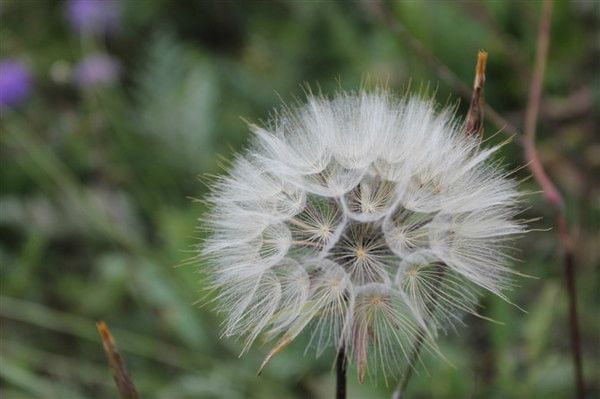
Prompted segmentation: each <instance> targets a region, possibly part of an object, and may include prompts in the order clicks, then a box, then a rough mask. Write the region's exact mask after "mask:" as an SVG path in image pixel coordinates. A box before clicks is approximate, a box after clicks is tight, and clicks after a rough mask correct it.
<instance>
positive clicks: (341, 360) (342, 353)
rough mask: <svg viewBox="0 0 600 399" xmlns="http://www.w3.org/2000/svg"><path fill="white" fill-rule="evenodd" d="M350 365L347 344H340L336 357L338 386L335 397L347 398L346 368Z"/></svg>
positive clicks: (338, 398)
mask: <svg viewBox="0 0 600 399" xmlns="http://www.w3.org/2000/svg"><path fill="white" fill-rule="evenodd" d="M347 367H348V361H347V359H346V349H345V344H344V343H343V342H342V343H341V344H340V350H339V351H338V354H337V358H336V359H335V371H336V386H335V398H336V399H346V369H347Z"/></svg>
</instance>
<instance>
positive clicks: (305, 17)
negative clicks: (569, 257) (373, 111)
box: [0, 0, 600, 399]
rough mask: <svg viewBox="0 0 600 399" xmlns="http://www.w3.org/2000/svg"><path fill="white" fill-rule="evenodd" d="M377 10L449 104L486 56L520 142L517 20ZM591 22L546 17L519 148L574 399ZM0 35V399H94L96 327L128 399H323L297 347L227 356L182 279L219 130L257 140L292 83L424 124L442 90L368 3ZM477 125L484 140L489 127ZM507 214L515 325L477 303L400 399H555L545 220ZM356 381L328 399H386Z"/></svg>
mask: <svg viewBox="0 0 600 399" xmlns="http://www.w3.org/2000/svg"><path fill="white" fill-rule="evenodd" d="M79 3H82V4H83V5H81V4H79ZM85 3H89V4H85ZM78 4H79V5H78ZM90 4H91V5H90ZM387 4H388V6H389V10H390V12H391V13H392V15H391V17H393V18H394V19H396V20H397V21H399V22H400V23H402V24H403V25H404V26H405V27H406V28H407V29H408V31H409V32H411V34H412V35H414V37H416V38H417V39H418V40H420V41H421V42H422V44H423V45H424V47H425V48H427V49H428V50H429V51H431V52H432V53H433V54H435V55H436V56H437V57H438V58H439V59H440V60H441V61H442V62H443V63H445V64H446V65H447V66H448V67H449V68H450V69H451V70H452V71H454V72H455V73H456V74H457V75H458V76H459V78H460V79H462V80H463V81H464V82H466V83H467V84H469V85H470V83H471V81H472V79H473V72H474V71H473V68H474V62H475V57H476V52H477V49H479V48H485V49H486V50H488V51H489V53H490V59H489V64H488V79H487V85H486V97H487V101H488V103H490V104H491V105H492V106H493V107H494V108H495V109H496V110H498V111H499V112H500V113H502V114H503V115H504V116H505V117H506V118H507V119H508V120H510V121H511V123H512V124H513V125H515V126H517V127H519V128H520V127H521V126H522V123H523V116H524V115H523V114H524V108H525V103H526V100H527V90H528V87H529V79H530V74H531V69H532V68H531V66H532V60H533V56H534V51H535V40H536V32H537V27H538V17H539V10H540V3H539V2H536V1H530V2H526V1H516V0H515V1H460V2H450V1H447V2H434V1H419V2H417V1H392V2H387ZM77 7H80V8H77ZM86 7H87V8H86ZM94 7H96V8H94ZM98 7H99V8H98ZM98 9H99V10H100V11H98ZM90 10H91V11H90ZM94 10H95V11H94ZM599 10H600V6H599V3H598V2H597V1H594V0H588V1H583V0H582V1H557V2H556V4H555V13H554V19H553V26H552V36H551V46H550V55H549V60H548V67H547V73H546V78H545V81H544V84H545V91H544V98H543V101H542V106H541V111H540V122H539V128H538V147H539V151H540V153H541V157H542V161H543V163H544V164H545V166H546V167H547V169H548V172H549V174H550V175H551V176H552V178H553V179H554V180H555V181H556V182H557V184H558V186H559V187H560V189H561V191H562V192H563V194H564V195H565V199H566V203H567V213H568V217H569V220H570V224H571V226H572V229H573V231H574V232H575V235H576V239H577V241H576V262H577V284H578V285H577V287H578V292H577V294H578V300H579V306H580V308H579V312H580V323H581V329H582V344H583V355H584V366H585V370H584V371H585V376H586V381H587V385H588V396H589V397H600V388H599V385H598V384H599V382H598V379H599V378H598V377H599V375H600V364H599V361H598V359H599V358H600V349H599V346H600V345H599V341H600V335H599V331H600V313H599V308H600V295H598V292H599V290H600V277H599V276H600V271H599V269H598V266H599V264H600V249H599V245H598V244H599V243H600V232H599V228H598V227H599V224H600V223H599V222H600V188H599V185H598V180H599V171H600V140H599V135H598V126H599V122H600V116H599V113H598V110H599V109H600V108H599V102H600V101H599V100H600V83H599V74H598V71H599V70H600V69H599V68H600V62H599V59H600V33H599V23H600V11H599ZM90 15H91V16H90ZM90 21H91V22H90ZM0 35H1V36H0V58H1V59H2V61H5V60H8V61H11V62H18V63H19V65H20V66H21V68H22V70H23V71H24V75H25V78H24V79H25V81H26V82H25V83H24V88H25V89H24V90H22V91H23V93H21V94H22V95H20V96H17V97H18V98H16V99H13V100H10V101H9V100H7V102H10V104H8V103H7V104H2V105H1V106H2V108H1V119H0V127H1V145H2V146H1V148H0V157H1V168H0V179H1V195H0V206H1V212H0V240H1V241H0V263H1V268H0V284H1V296H0V321H1V330H0V396H1V397H2V398H29V397H43V398H106V397H115V396H116V388H115V387H114V384H113V381H112V378H111V376H110V372H109V370H108V368H107V366H106V359H105V355H104V353H103V351H102V346H101V343H100V338H99V336H98V334H97V332H96V329H95V322H96V321H98V320H101V319H102V320H105V321H106V322H107V323H108V324H109V326H110V327H111V330H112V332H113V335H114V336H115V339H116V340H117V344H118V346H119V347H120V349H121V352H122V354H123V355H124V356H125V358H126V361H127V363H128V367H129V369H130V372H131V374H132V377H133V379H134V381H135V383H136V385H137V387H138V389H139V391H140V393H141V394H142V396H143V397H156V398H280V399H283V398H305V397H311V398H312V397H314V398H330V397H332V396H333V389H334V375H333V373H332V364H333V354H332V353H326V354H325V355H324V356H322V357H321V358H319V359H315V358H314V356H313V355H312V354H308V355H306V356H304V355H303V352H304V345H303V342H302V340H303V339H302V338H300V339H299V340H298V342H296V343H294V344H293V345H291V346H290V347H289V349H287V350H286V351H285V352H283V353H282V354H281V355H279V356H278V357H277V358H276V359H275V360H274V361H273V362H272V364H270V365H269V366H268V367H267V368H266V370H265V372H264V373H263V375H261V376H260V377H256V375H255V373H256V370H257V367H258V365H259V364H260V361H261V360H262V358H263V357H264V355H265V353H266V352H267V351H268V350H269V348H270V347H269V346H268V345H262V346H261V345H257V346H255V347H254V348H253V349H252V350H251V351H250V352H249V354H248V355H247V356H245V357H243V358H241V359H239V358H238V357H237V355H238V354H239V352H240V348H241V346H240V344H239V343H238V342H235V341H232V340H220V339H219V332H220V327H219V324H220V321H221V318H220V316H219V315H216V314H214V313H213V312H212V311H211V309H210V306H203V307H201V306H199V305H198V304H196V301H197V300H198V299H200V298H201V296H202V287H203V284H204V283H203V281H202V279H201V277H200V275H199V274H198V268H201V267H202V264H201V263H200V264H198V262H195V263H190V262H186V261H187V260H189V259H190V258H191V257H192V256H194V254H195V251H196V246H197V245H198V243H199V242H200V239H201V233H200V232H199V226H198V222H197V219H198V217H200V216H201V215H202V213H203V212H204V211H205V209H204V208H203V206H202V204H200V203H198V202H194V201H193V200H192V198H201V197H202V196H203V195H204V194H205V191H206V186H205V185H204V184H203V183H202V181H201V180H202V178H199V176H202V175H206V174H213V173H220V170H221V169H220V166H222V165H226V164H227V160H228V159H231V157H232V155H233V153H234V151H235V150H239V149H242V148H243V147H244V145H245V144H246V143H247V142H248V139H249V134H248V129H247V128H246V126H245V123H244V122H243V121H242V120H241V118H240V117H243V118H244V119H247V120H251V121H260V120H261V119H265V118H266V117H267V116H268V114H269V112H270V111H271V110H272V109H273V107H276V106H277V105H278V104H279V103H280V98H279V96H281V98H283V99H284V100H293V98H294V97H295V96H297V97H299V98H302V93H303V91H302V88H301V86H300V85H301V84H302V83H304V82H308V83H309V84H310V85H311V86H312V87H320V88H321V89H322V90H323V92H325V93H332V92H334V91H335V90H336V89H338V88H339V87H340V86H341V87H343V88H345V89H356V88H359V87H360V86H361V84H364V83H365V82H366V81H369V80H370V81H371V82H383V83H386V84H388V85H389V86H390V87H391V88H393V89H395V90H398V91H404V90H405V89H406V87H407V85H408V84H409V82H411V83H410V84H411V85H412V87H413V88H419V87H421V86H423V85H429V87H430V89H431V92H432V93H433V92H434V95H435V97H436V98H437V99H438V101H439V102H441V103H443V104H446V103H449V104H454V103H456V101H457V100H458V93H456V92H455V91H453V89H452V88H451V87H448V86H447V85H446V84H445V83H444V82H443V81H442V80H440V78H439V77H438V76H437V75H436V73H435V71H434V70H432V69H431V68H430V66H428V64H426V63H424V61H423V60H422V59H421V58H420V57H419V55H418V54H415V53H414V51H412V50H411V48H410V47H409V46H407V45H406V43H405V42H404V40H403V39H402V38H400V37H399V36H397V35H395V34H394V33H393V32H391V31H390V30H389V29H388V28H387V27H386V26H385V25H384V24H383V23H382V22H381V21H380V20H379V19H378V18H377V17H376V16H374V15H373V14H372V7H371V4H370V2H369V1H368V0H363V1H348V2H346V1H321V2H316V1H282V0H280V1H268V2H262V1H261V2H258V1H248V2H246V1H218V0H214V1H169V0H123V1H104V2H95V1H89V0H72V1H51V0H1V1H0ZM5 73H6V76H3V77H2V79H4V81H5V82H6V79H7V76H8V73H7V72H5ZM13 83H14V82H13ZM9 86H10V85H9ZM9 86H2V87H1V88H0V90H9V89H10V87H9ZM7 93H8V92H7ZM3 98H4V97H3ZM467 105H468V104H467V103H466V102H465V101H462V102H461V104H460V106H459V112H461V113H462V114H463V115H464V113H465V110H466V106H467ZM486 127H487V128H486V137H489V136H491V135H493V134H494V133H496V132H497V131H498V130H499V129H498V127H496V126H493V125H491V124H490V123H488V124H487V126H486ZM505 137H506V136H505V135H504V134H503V133H501V134H499V135H497V136H495V137H494V138H493V139H491V142H495V141H500V140H503V139H504V138H505ZM517 141H518V140H515V142H513V143H511V144H509V145H507V146H505V147H504V149H503V152H502V154H501V157H503V158H504V159H505V162H506V163H508V164H509V165H510V167H511V168H516V167H519V166H521V165H523V163H524V161H523V157H522V150H521V147H519V145H518V143H516V142H517ZM518 175H519V177H521V178H525V177H527V176H528V171H527V170H526V169H525V170H522V171H521V172H519V174H518ZM522 186H523V190H529V191H536V190H538V187H537V186H536V184H535V182H534V181H533V180H532V179H529V180H526V181H525V182H524V183H523V185H522ZM528 199H529V201H530V202H529V203H528V204H527V206H528V210H527V212H526V216H527V217H542V219H541V220H540V221H539V222H535V223H534V224H533V226H532V227H533V228H536V229H540V230H539V231H535V232H533V233H530V234H528V235H527V236H526V237H525V238H524V239H523V240H521V241H520V242H519V243H518V246H519V248H520V258H521V259H522V263H520V264H518V265H516V268H517V269H518V270H519V271H521V272H523V273H526V274H529V275H533V276H535V277H537V278H536V279H522V280H520V281H519V283H520V287H518V289H516V290H515V291H514V292H512V293H510V297H511V298H513V300H514V302H515V303H516V304H518V305H519V306H521V307H522V308H524V309H526V310H527V312H528V313H523V312H521V311H520V310H518V309H517V308H516V307H514V306H512V305H510V304H507V303H504V302H502V301H501V300H498V299H496V298H493V297H491V296H490V297H486V298H484V300H483V303H484V305H485V310H484V314H485V315H487V316H489V317H492V318H494V319H496V320H499V321H501V322H503V323H504V325H497V324H492V323H488V322H483V321H481V320H477V319H474V318H470V317H468V318H467V319H466V322H467V324H468V327H467V328H464V329H461V330H460V331H459V332H458V334H449V335H448V336H446V337H443V339H442V341H441V343H440V345H441V348H442V351H443V352H444V353H445V354H446V355H447V357H448V358H449V359H450V361H451V362H452V363H453V364H454V366H455V367H454V368H452V367H450V366H449V365H448V364H446V363H444V362H442V361H440V360H437V359H428V358H427V359H425V360H424V364H425V366H426V369H425V368H423V367H421V368H420V371H419V373H418V374H417V375H416V376H414V378H413V380H412V381H411V384H410V386H409V391H408V395H409V397H410V398H429V397H434V398H463V397H472V398H568V397H572V396H573V367H572V362H571V355H570V351H569V335H568V324H567V323H568V318H567V301H566V299H567V298H566V292H565V289H564V279H563V266H562V262H561V256H560V248H559V246H558V241H557V232H556V229H553V225H554V215H553V211H552V209H551V208H550V207H549V206H548V205H547V204H546V203H545V202H544V200H543V198H542V196H541V195H539V194H537V195H533V196H530V197H528ZM355 375H356V373H355V370H351V371H350V375H349V381H350V386H349V388H348V390H349V397H350V398H386V397H389V395H390V393H391V390H392V389H391V387H386V385H385V383H384V381H383V380H371V381H369V383H367V384H365V385H362V386H361V385H359V384H358V383H357V382H356V380H357V378H355Z"/></svg>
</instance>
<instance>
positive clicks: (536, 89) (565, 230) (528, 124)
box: [523, 0, 585, 399]
mask: <svg viewBox="0 0 600 399" xmlns="http://www.w3.org/2000/svg"><path fill="white" fill-rule="evenodd" d="M552 7H553V2H552V0H545V1H544V4H543V8H542V15H541V18H540V27H539V31H538V42H537V49H536V59H535V65H534V70H533V75H532V79H531V85H530V87H529V100H528V102H527V110H526V113H525V132H524V135H525V140H524V142H523V145H524V146H525V157H526V159H527V160H528V161H529V167H530V169H531V173H532V174H533V176H534V178H535V179H536V181H537V182H538V184H539V185H540V186H541V188H542V191H543V193H544V196H545V198H546V200H547V201H548V203H549V204H550V205H551V206H552V207H553V208H554V209H555V211H556V219H557V225H558V233H559V241H560V243H561V246H562V250H563V257H564V269H565V278H566V286H567V287H566V288H567V294H568V298H569V326H570V336H571V351H572V354H573V363H574V366H575V367H574V369H575V391H576V397H577V398H580V399H581V398H583V397H584V395H585V385H584V381H583V366H582V359H581V341H580V335H579V322H578V317H577V290H576V287H575V259H574V253H573V241H572V238H571V234H570V232H569V226H568V223H567V218H566V214H565V209H564V201H563V198H562V195H561V194H560V192H559V191H558V189H557V188H556V186H555V185H554V183H553V182H552V180H551V179H550V177H548V175H547V174H546V171H545V170H544V167H543V165H542V162H541V160H540V157H539V155H538V152H537V148H536V147H535V134H536V127H537V120H538V113H539V109H540V101H541V97H542V87H543V79H544V71H545V69H546V60H547V58H548V47H549V46H550V26H551V20H552Z"/></svg>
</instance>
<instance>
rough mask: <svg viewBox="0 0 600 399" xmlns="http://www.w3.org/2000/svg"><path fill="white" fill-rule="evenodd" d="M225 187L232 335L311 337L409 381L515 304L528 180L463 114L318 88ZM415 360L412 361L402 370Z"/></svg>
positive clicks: (216, 250) (217, 249)
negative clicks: (482, 300) (483, 318)
mask: <svg viewBox="0 0 600 399" xmlns="http://www.w3.org/2000/svg"><path fill="white" fill-rule="evenodd" d="M251 129H252V131H253V132H254V134H255V135H254V139H253V143H252V145H251V147H250V148H249V149H248V150H247V151H246V153H245V154H243V155H239V156H238V157H237V158H236V160H235V161H234V162H233V165H232V169H231V171H230V173H229V175H228V176H223V177H220V178H218V179H217V180H216V181H215V183H214V185H213V191H212V194H211V196H210V198H209V202H210V203H211V204H212V211H211V212H210V214H209V216H208V218H207V220H206V224H207V226H208V229H209V232H210V234H209V237H208V238H207V240H206V242H205V243H204V249H203V254H204V256H205V257H207V258H208V260H209V264H210V269H209V270H210V274H211V276H212V277H213V282H214V287H215V288H217V289H218V290H219V295H218V297H217V300H218V301H219V302H220V303H221V309H222V310H224V311H225V312H226V313H227V315H228V317H227V318H226V321H225V330H224V331H225V335H239V336H242V337H245V341H244V351H246V350H248V348H249V347H250V345H251V344H252V342H253V341H254V340H255V339H256V338H257V337H258V336H259V335H260V334H261V332H262V333H265V334H264V336H265V337H266V338H267V339H272V338H276V337H281V338H280V341H279V342H278V343H276V344H275V348H274V349H273V351H272V352H271V354H269V356H268V357H267V360H268V359H270V358H271V357H272V356H273V355H274V354H275V353H277V352H279V351H280V350H282V348H283V347H285V346H286V345H287V344H289V343H290V342H291V341H292V340H293V339H294V338H295V337H296V336H298V334H300V333H301V332H302V331H307V334H308V336H309V337H310V347H314V348H315V349H316V352H317V354H320V353H322V352H323V351H324V350H325V349H327V348H328V347H333V348H339V347H340V346H342V345H343V346H345V348H346V353H349V354H352V356H351V357H352V359H353V360H354V361H355V363H356V365H357V366H358V369H359V379H360V380H361V381H362V380H364V378H365V375H367V374H369V373H371V372H372V371H373V372H374V371H375V370H381V371H382V372H383V374H384V375H385V376H386V378H387V376H389V375H391V374H395V373H397V372H399V370H400V369H399V367H400V365H401V364H404V363H406V359H407V358H408V357H409V353H410V343H411V342H414V340H415V339H416V337H420V339H421V340H423V341H424V342H425V349H426V350H430V351H431V352H436V351H437V349H436V348H435V343H434V338H435V335H436V332H437V331H438V330H440V329H442V330H445V329H447V328H449V327H451V328H453V327H454V326H455V325H456V324H459V323H461V315H462V314H464V313H468V312H470V313H474V314H477V313H476V307H477V292H478V291H479V289H484V290H488V291H491V292H493V293H495V294H497V295H500V296H502V297H504V294H503V290H504V289H506V288H507V287H509V286H510V285H511V281H512V279H511V275H512V273H513V272H512V271H511V269H510V263H511V261H512V258H511V257H510V241H511V240H512V239H513V238H514V237H515V236H517V235H518V234H520V233H522V232H523V231H524V227H523V226H522V223H521V222H519V221H516V220H515V216H516V215H517V214H518V213H519V206H518V202H519V198H520V195H519V193H518V191H517V189H516V183H515V182H514V181H513V180H511V179H509V178H507V177H506V173H505V172H504V171H503V169H502V167H501V166H500V165H499V164H498V163H497V162H495V161H493V160H491V157H492V155H493V154H494V152H495V151H496V150H497V149H498V148H497V147H495V148H489V149H480V148H479V143H478V141H477V140H476V139H474V138H470V137H467V136H465V135H464V133H463V125H462V124H461V123H458V122H457V121H456V120H455V119H454V116H453V113H452V112H450V111H447V110H442V111H438V110H437V108H436V107H435V105H434V104H433V102H432V101H430V100H428V99H424V98H422V97H416V96H415V97H413V96H406V97H395V96H394V95H392V94H390V93H389V92H387V91H385V90H376V91H374V92H365V91H360V92H357V93H339V94H337V95H336V96H335V97H333V98H325V97H322V96H313V95H309V96H308V98H307V101H306V103H305V104H304V105H300V106H298V107H296V108H290V107H283V109H282V110H280V111H278V112H276V113H275V115H274V116H273V118H272V119H271V121H270V122H269V123H268V124H267V125H266V126H264V127H259V126H255V125H252V126H251ZM403 360H404V361H403Z"/></svg>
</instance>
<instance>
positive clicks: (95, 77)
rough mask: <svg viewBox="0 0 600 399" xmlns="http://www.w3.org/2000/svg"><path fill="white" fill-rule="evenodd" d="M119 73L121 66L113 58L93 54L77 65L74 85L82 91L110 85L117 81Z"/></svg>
mask: <svg viewBox="0 0 600 399" xmlns="http://www.w3.org/2000/svg"><path fill="white" fill-rule="evenodd" d="M120 71H121V65H120V64H119V61H117V60H116V59H115V58H113V57H111V56H109V55H106V54H93V55H90V56H87V57H86V58H84V59H83V60H82V61H81V62H80V63H79V65H77V67H76V69H75V83H77V85H78V86H79V87H80V88H82V89H87V88H90V87H94V86H102V85H110V84H112V83H115V82H116V81H117V80H118V79H119V74H120Z"/></svg>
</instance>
